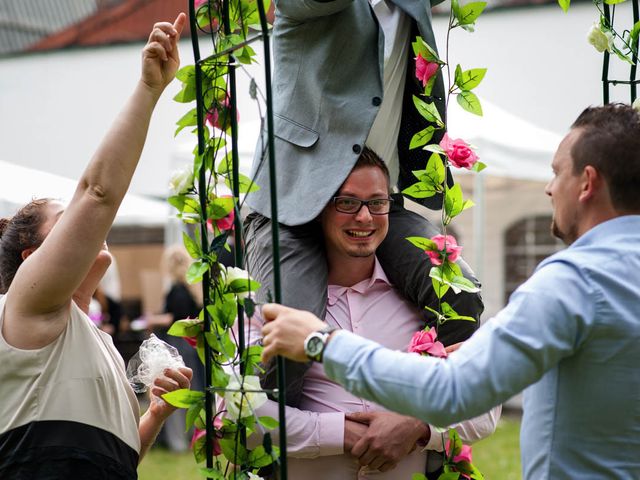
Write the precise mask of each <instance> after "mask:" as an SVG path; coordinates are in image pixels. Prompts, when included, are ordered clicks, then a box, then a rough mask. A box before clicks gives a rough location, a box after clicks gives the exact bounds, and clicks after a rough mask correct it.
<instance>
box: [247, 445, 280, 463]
mask: <svg viewBox="0 0 640 480" xmlns="http://www.w3.org/2000/svg"><path fill="white" fill-rule="evenodd" d="M273 450H274V452H273V454H272V455H269V454H268V453H267V452H266V451H265V449H264V447H263V446H262V445H259V446H257V447H256V448H254V449H253V450H251V452H249V459H248V462H247V463H248V464H249V465H251V466H252V467H254V468H261V467H266V466H267V465H271V464H272V463H273V461H274V460H275V459H276V458H278V456H277V454H276V453H275V452H276V451H277V448H276V447H273Z"/></svg>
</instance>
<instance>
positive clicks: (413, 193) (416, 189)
mask: <svg viewBox="0 0 640 480" xmlns="http://www.w3.org/2000/svg"><path fill="white" fill-rule="evenodd" d="M402 193H403V194H404V195H409V196H410V197H413V198H429V197H433V196H434V195H435V194H436V189H435V188H434V187H433V186H432V185H426V184H424V183H422V182H418V183H414V184H413V185H411V186H409V187H407V188H405V189H404V190H402Z"/></svg>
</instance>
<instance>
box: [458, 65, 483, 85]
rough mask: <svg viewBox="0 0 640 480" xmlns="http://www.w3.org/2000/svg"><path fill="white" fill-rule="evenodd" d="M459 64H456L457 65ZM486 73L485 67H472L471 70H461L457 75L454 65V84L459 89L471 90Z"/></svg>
mask: <svg viewBox="0 0 640 480" xmlns="http://www.w3.org/2000/svg"><path fill="white" fill-rule="evenodd" d="M459 66H460V65H458V67H459ZM486 73H487V69H486V68H472V69H471V70H465V71H464V72H463V71H461V72H460V75H459V76H458V69H457V67H456V85H457V86H458V87H460V90H466V91H468V90H473V89H474V88H476V87H477V86H478V85H480V82H482V79H483V78H484V76H485V74H486Z"/></svg>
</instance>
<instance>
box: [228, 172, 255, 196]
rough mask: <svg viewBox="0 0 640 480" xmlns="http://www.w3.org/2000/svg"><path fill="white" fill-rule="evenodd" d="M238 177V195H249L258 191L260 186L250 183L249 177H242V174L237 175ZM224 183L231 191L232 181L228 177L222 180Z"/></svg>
mask: <svg viewBox="0 0 640 480" xmlns="http://www.w3.org/2000/svg"><path fill="white" fill-rule="evenodd" d="M227 173H228V172H227ZM238 175H239V177H238V178H239V185H240V193H250V192H256V191H258V190H260V186H259V185H258V184H257V183H255V182H252V181H251V179H250V178H249V177H247V176H246V175H243V174H242V173H239V174H238ZM224 183H225V185H226V186H227V187H229V188H230V189H231V190H233V180H232V179H231V178H230V176H229V177H227V178H225V179H224Z"/></svg>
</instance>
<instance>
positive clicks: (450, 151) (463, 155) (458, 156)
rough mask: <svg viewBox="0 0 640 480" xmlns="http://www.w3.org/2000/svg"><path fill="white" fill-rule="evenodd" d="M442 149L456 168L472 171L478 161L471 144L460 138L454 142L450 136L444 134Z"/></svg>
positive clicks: (441, 142)
mask: <svg viewBox="0 0 640 480" xmlns="http://www.w3.org/2000/svg"><path fill="white" fill-rule="evenodd" d="M440 147H441V148H442V149H443V150H444V151H445V153H446V154H447V157H449V161H450V162H451V164H452V165H453V166H454V167H457V168H466V169H469V170H470V169H471V167H473V166H474V165H475V163H476V162H477V161H478V155H476V152H474V151H473V150H472V149H471V147H469V144H468V143H466V142H465V141H464V140H462V139H460V138H456V139H455V140H452V139H451V138H450V137H449V135H448V134H446V133H445V134H444V137H442V140H441V141H440Z"/></svg>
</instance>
